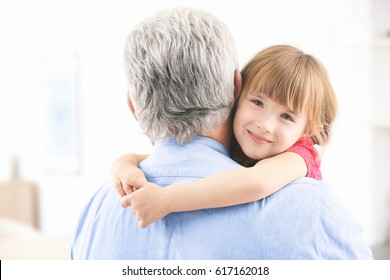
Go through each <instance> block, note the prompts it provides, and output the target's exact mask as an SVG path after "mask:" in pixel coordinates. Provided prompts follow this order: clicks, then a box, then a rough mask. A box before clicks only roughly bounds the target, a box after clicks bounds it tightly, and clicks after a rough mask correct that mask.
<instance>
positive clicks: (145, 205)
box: [121, 182, 171, 228]
mask: <svg viewBox="0 0 390 280" xmlns="http://www.w3.org/2000/svg"><path fill="white" fill-rule="evenodd" d="M121 206H122V207H129V206H131V209H132V211H133V212H134V215H135V216H136V218H137V219H138V221H139V226H140V227H141V228H146V227H147V226H148V225H150V224H151V223H153V222H155V221H157V220H160V219H161V218H163V217H165V216H166V215H168V214H169V213H170V212H171V211H170V209H169V203H168V199H167V196H166V192H165V191H164V188H161V187H160V186H158V185H156V184H153V183H150V182H147V183H146V184H145V185H144V186H143V187H142V188H140V189H138V190H136V191H134V192H132V193H131V194H129V195H126V196H124V197H122V201H121Z"/></svg>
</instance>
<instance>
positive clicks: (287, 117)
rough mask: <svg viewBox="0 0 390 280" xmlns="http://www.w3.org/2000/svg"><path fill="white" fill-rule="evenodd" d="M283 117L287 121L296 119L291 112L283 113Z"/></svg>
mask: <svg viewBox="0 0 390 280" xmlns="http://www.w3.org/2000/svg"><path fill="white" fill-rule="evenodd" d="M281 117H282V118H283V119H285V120H287V121H290V122H294V119H293V118H292V117H291V116H290V115H289V114H282V115H281Z"/></svg>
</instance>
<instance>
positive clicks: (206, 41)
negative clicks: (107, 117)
mask: <svg viewBox="0 0 390 280" xmlns="http://www.w3.org/2000/svg"><path fill="white" fill-rule="evenodd" d="M124 60H125V69H126V75H127V79H128V87H129V93H130V96H131V99H132V102H133V105H134V109H135V114H136V117H137V120H138V122H139V124H140V127H141V129H142V130H143V132H144V133H145V134H146V135H147V136H148V137H149V138H150V139H151V140H152V141H155V140H160V139H165V138H170V137H175V138H176V140H177V142H178V143H180V144H185V143H187V142H188V141H190V140H191V138H192V137H193V136H196V135H207V134H208V133H210V132H212V131H213V130H214V129H216V128H217V127H218V126H219V125H220V124H222V123H223V122H224V121H225V120H226V119H227V118H228V116H229V114H230V111H231V109H232V107H233V105H234V71H235V69H237V68H238V59H237V51H236V47H235V43H234V40H233V37H232V35H231V33H230V32H229V29H228V28H227V26H226V25H225V24H224V23H223V22H222V21H221V20H219V19H218V18H216V17H215V16H213V15H211V14H209V13H207V12H205V11H202V10H197V9H192V8H175V9H169V10H166V11H163V12H160V13H158V14H156V15H155V16H153V17H151V18H148V19H146V20H144V21H142V22H141V23H139V24H138V25H137V26H136V27H135V28H134V29H133V30H132V31H131V32H130V34H129V35H128V36H127V39H126V44H125V50H124Z"/></svg>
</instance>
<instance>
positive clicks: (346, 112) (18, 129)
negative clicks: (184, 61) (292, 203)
mask: <svg viewBox="0 0 390 280" xmlns="http://www.w3.org/2000/svg"><path fill="white" fill-rule="evenodd" d="M368 3H369V1H368V0H359V1H353V0H346V1H338V0H337V1H336V0H330V1H321V0H315V1H310V0H296V1H290V0H277V1H265V0H263V1H258V0H253V1H250V0H242V1H206V0H197V1H195V0H192V1H190V0H187V1H157V0H156V1H137V2H136V1H125V0H123V1H120V0H110V1H108V0H107V1H82V0H81V1H80V0H68V1H43V0H36V1H27V0H24V1H23V0H20V1H2V2H1V4H0V34H1V35H0V36H1V41H2V43H1V44H0V49H1V51H0V61H1V62H0V79H1V82H0V141H2V142H0V144H1V145H2V149H0V153H3V157H2V158H1V156H2V155H1V154H0V158H1V160H2V161H3V164H4V160H5V155H6V154H9V153H16V154H17V155H18V156H19V158H20V160H21V171H22V175H23V177H24V178H26V179H28V180H32V181H34V182H36V183H37V184H38V185H39V192H40V202H41V206H40V214H41V217H40V219H41V227H42V230H43V231H45V232H48V233H71V232H72V231H73V229H74V226H75V223H76V220H77V218H78V215H79V213H80V211H81V209H82V207H83V205H84V204H85V202H86V200H87V199H88V198H89V197H90V196H91V195H92V193H93V192H94V191H95V190H96V188H97V187H98V186H99V185H100V184H101V183H102V182H104V181H106V180H108V179H109V168H110V164H111V162H112V160H113V159H114V158H115V157H116V156H117V155H119V154H121V153H124V152H127V151H138V152H147V151H149V150H150V144H149V142H148V140H147V139H146V138H145V137H144V136H143V135H141V134H140V133H139V131H138V129H137V126H136V123H135V121H134V120H133V119H132V117H131V115H130V113H129V111H128V109H127V105H126V99H125V91H126V89H125V81H124V74H123V68H122V48H123V43H124V38H125V36H126V35H127V32H128V31H129V30H130V29H131V27H132V26H133V25H134V24H135V23H137V22H138V21H139V20H141V19H142V18H144V17H145V16H148V15H151V14H153V12H155V11H156V10H159V9H161V8H166V7H171V6H175V5H182V6H185V5H187V6H194V7H201V8H204V9H206V10H208V11H210V12H212V13H214V14H216V15H217V16H219V17H220V18H221V19H222V20H224V21H225V22H226V23H227V24H228V25H229V26H230V28H231V30H232V32H233V34H234V37H235V39H236V41H237V46H238V50H239V55H240V63H241V64H244V63H245V62H246V61H247V60H248V59H249V58H250V57H251V56H252V55H253V54H254V53H255V52H257V51H258V50H260V49H262V48H263V47H266V46H268V45H271V44H279V43H287V44H293V45H296V46H298V47H301V48H302V49H303V50H305V51H307V52H310V53H313V54H314V55H316V56H317V57H318V58H319V59H320V60H321V61H322V62H323V63H324V65H325V66H326V67H327V69H328V72H329V74H330V77H331V80H332V82H333V84H334V87H335V90H336V93H337V94H338V97H339V103H340V114H339V118H338V120H337V123H336V126H335V130H334V137H333V142H332V144H331V145H330V146H329V147H328V149H327V151H326V154H325V156H324V160H323V174H324V177H325V179H326V180H327V181H329V182H330V183H331V184H333V185H334V186H335V188H336V189H337V190H338V192H339V194H340V196H342V198H343V199H344V200H345V201H346V203H347V205H348V207H349V208H350V209H351V211H352V212H353V214H354V215H355V217H356V219H357V220H358V221H359V222H360V223H361V224H362V225H363V227H364V234H365V236H366V238H367V241H368V242H369V243H371V244H372V243H375V242H377V241H378V240H377V239H376V237H375V234H374V233H373V231H372V228H373V227H372V222H371V217H372V215H375V208H373V203H372V202H371V200H370V199H367V198H368V197H370V195H371V191H372V189H371V184H370V182H371V178H370V176H371V175H370V174H371V173H370V161H369V160H370V149H369V144H370V141H371V140H370V134H369V128H368V127H367V126H366V125H364V121H365V119H366V118H367V117H368V116H369V114H370V112H369V111H368V110H367V107H366V105H367V104H368V103H369V102H370V100H369V98H368V94H367V92H368V89H369V84H368V83H369V80H368V79H367V76H368V71H369V70H368V69H369V67H368V64H369V54H368V51H367V48H366V47H364V41H365V40H367V36H368V32H369V30H368V29H369V19H368V8H369V7H368ZM71 53H76V54H77V55H78V56H79V58H80V71H81V73H80V79H81V84H80V96H79V97H80V100H79V101H80V119H79V124H80V128H81V129H80V131H81V148H82V170H81V172H80V173H79V174H56V173H50V172H48V171H47V170H46V169H45V166H44V161H43V155H44V145H43V142H44V141H43V137H44V136H43V135H44V126H43V123H44V114H43V111H44V100H43V93H42V71H43V69H42V63H41V59H42V57H43V56H46V55H51V54H71ZM3 166H4V165H3ZM4 170H5V169H3V171H2V173H0V175H1V176H2V178H0V179H5V178H6V177H7V174H6V172H5V171H4ZM383 231H384V229H383ZM379 241H380V240H379Z"/></svg>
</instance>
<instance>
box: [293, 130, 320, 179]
mask: <svg viewBox="0 0 390 280" xmlns="http://www.w3.org/2000/svg"><path fill="white" fill-rule="evenodd" d="M287 151H288V152H293V153H297V154H298V155H300V156H301V157H302V158H303V159H304V161H305V163H306V166H307V174H306V177H310V178H313V179H317V180H322V174H321V170H320V166H321V160H320V155H319V154H318V151H317V150H316V148H315V147H314V145H313V141H312V140H311V139H310V138H309V137H302V138H300V139H299V140H298V141H297V142H296V143H295V144H294V145H293V146H292V147H291V148H289V149H288V150H287Z"/></svg>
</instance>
